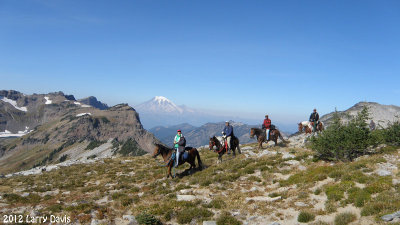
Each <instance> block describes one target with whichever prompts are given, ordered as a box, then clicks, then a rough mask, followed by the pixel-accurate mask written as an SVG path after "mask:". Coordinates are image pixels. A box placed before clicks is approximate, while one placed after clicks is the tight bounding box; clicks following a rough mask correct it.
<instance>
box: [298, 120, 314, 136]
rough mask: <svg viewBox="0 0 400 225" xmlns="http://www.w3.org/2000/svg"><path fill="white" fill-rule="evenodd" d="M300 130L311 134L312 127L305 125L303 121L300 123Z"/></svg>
mask: <svg viewBox="0 0 400 225" xmlns="http://www.w3.org/2000/svg"><path fill="white" fill-rule="evenodd" d="M298 125H299V132H300V133H302V132H303V130H304V131H305V132H306V134H311V132H312V128H310V127H309V126H304V125H303V124H302V123H299V124H298Z"/></svg>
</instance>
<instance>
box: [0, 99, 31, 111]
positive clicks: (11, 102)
mask: <svg viewBox="0 0 400 225" xmlns="http://www.w3.org/2000/svg"><path fill="white" fill-rule="evenodd" d="M0 98H1V100H2V101H3V102H7V103H10V104H11V105H12V106H14V108H16V109H18V110H21V111H24V112H27V111H28V109H27V108H26V107H18V105H17V102H16V101H14V100H12V99H9V98H6V97H0Z"/></svg>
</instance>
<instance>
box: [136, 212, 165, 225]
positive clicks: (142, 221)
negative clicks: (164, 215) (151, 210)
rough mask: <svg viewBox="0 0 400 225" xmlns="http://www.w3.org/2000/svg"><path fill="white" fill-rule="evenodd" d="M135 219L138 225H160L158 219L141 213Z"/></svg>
mask: <svg viewBox="0 0 400 225" xmlns="http://www.w3.org/2000/svg"><path fill="white" fill-rule="evenodd" d="M135 219H136V221H137V222H138V224H139V225H162V223H161V221H160V220H159V219H157V218H156V217H155V216H153V215H150V214H147V213H141V214H139V215H137V216H136V218H135Z"/></svg>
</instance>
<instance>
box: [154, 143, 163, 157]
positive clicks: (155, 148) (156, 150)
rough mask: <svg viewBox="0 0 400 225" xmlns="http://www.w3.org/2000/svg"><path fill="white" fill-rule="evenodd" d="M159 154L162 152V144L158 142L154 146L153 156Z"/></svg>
mask: <svg viewBox="0 0 400 225" xmlns="http://www.w3.org/2000/svg"><path fill="white" fill-rule="evenodd" d="M159 154H161V146H160V145H158V144H156V145H155V147H154V152H153V155H152V157H153V158H155V157H157V156H158V155H159Z"/></svg>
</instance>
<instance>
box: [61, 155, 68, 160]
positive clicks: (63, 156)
mask: <svg viewBox="0 0 400 225" xmlns="http://www.w3.org/2000/svg"><path fill="white" fill-rule="evenodd" d="M67 158H68V155H62V156H61V157H60V162H64V161H65V160H67Z"/></svg>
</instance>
